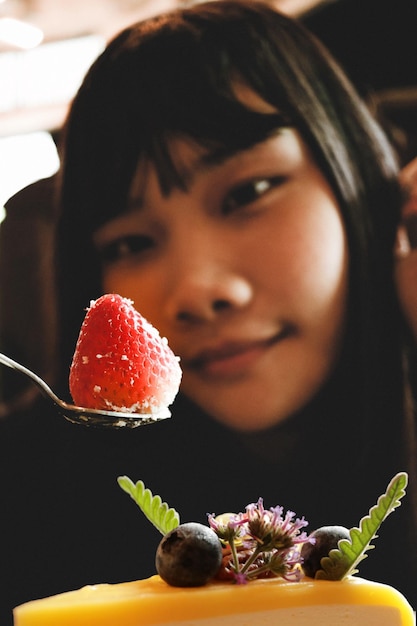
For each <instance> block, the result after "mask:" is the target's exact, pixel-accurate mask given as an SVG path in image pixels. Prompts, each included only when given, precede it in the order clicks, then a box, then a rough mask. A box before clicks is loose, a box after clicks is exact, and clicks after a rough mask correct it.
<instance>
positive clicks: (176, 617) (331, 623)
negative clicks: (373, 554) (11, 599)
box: [14, 576, 415, 626]
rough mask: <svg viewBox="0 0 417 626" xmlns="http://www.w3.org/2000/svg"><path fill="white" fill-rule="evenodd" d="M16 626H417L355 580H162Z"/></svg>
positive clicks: (127, 586) (382, 591) (382, 589)
mask: <svg viewBox="0 0 417 626" xmlns="http://www.w3.org/2000/svg"><path fill="white" fill-rule="evenodd" d="M14 620H15V621H14V624H15V626H143V625H145V624H146V625H149V626H150V625H152V624H158V625H159V626H174V625H175V624H181V625H183V626H217V625H220V624H221V625H222V626H269V625H271V626H272V625H274V626H276V625H277V624H282V625H283V626H338V625H343V626H413V624H415V619H414V614H413V611H412V609H411V607H410V605H409V604H408V602H407V601H406V600H405V598H404V597H403V596H402V595H401V594H400V593H399V592H398V591H396V590H395V589H393V588H392V587H389V586H387V585H382V584H379V583H374V582H369V581H367V580H364V579H363V578H359V577H356V576H351V577H348V578H346V579H345V580H343V581H319V580H312V579H308V578H305V579H304V580H302V581H300V582H286V581H285V580H283V579H282V578H275V579H268V580H267V579H259V580H254V581H252V582H250V583H249V584H247V585H234V584H230V583H210V584H208V585H205V586H203V587H193V588H186V589H185V588H178V587H171V586H169V585H167V584H166V583H165V582H164V581H163V580H162V579H161V578H160V577H159V576H152V577H151V578H148V579H146V580H140V581H135V582H127V583H121V584H117V585H108V584H100V585H95V586H87V587H83V588H82V589H79V590H78V591H70V592H68V593H63V594H59V595H57V596H53V597H51V598H45V599H42V600H35V601H33V602H28V603H27V604H23V605H21V606H20V607H18V608H16V609H15V611H14Z"/></svg>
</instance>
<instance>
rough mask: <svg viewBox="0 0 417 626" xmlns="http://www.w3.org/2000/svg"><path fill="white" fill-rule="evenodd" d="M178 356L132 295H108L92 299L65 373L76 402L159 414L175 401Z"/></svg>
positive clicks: (178, 375)
mask: <svg viewBox="0 0 417 626" xmlns="http://www.w3.org/2000/svg"><path fill="white" fill-rule="evenodd" d="M180 381H181V368H180V365H179V359H178V358H177V357H176V356H175V355H174V353H173V352H172V350H171V349H170V348H169V346H168V343H167V340H166V339H165V338H162V337H161V336H160V335H159V333H158V331H157V330H156V328H154V327H153V326H152V325H151V324H150V323H149V322H148V321H147V320H145V318H144V317H142V315H140V313H138V312H137V311H136V310H135V309H134V307H133V303H132V301H131V300H127V299H126V298H122V297H121V296H119V295H117V294H106V295H104V296H102V297H101V298H99V299H98V300H96V301H92V302H91V303H90V308H89V309H87V314H86V316H85V319H84V322H83V325H82V327H81V331H80V335H79V337H78V341H77V345H76V348H75V353H74V358H73V361H72V365H71V369H70V377H69V385H70V391H71V395H72V397H73V400H74V402H75V404H77V405H78V406H84V407H88V408H94V409H104V410H107V411H125V412H129V413H157V412H158V411H159V410H160V409H163V408H165V407H167V406H169V405H170V404H172V402H173V401H174V398H175V396H176V395H177V393H178V388H179V384H180Z"/></svg>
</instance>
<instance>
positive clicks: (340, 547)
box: [313, 472, 408, 580]
mask: <svg viewBox="0 0 417 626" xmlns="http://www.w3.org/2000/svg"><path fill="white" fill-rule="evenodd" d="M407 482H408V475H407V474H406V472H399V473H398V474H396V475H395V476H394V478H393V479H392V480H391V481H390V483H389V484H388V487H387V489H386V491H385V493H384V494H383V495H381V496H380V497H379V498H378V501H377V503H376V504H375V505H374V506H373V507H372V508H371V509H370V510H369V514H368V515H366V516H365V517H363V518H362V519H361V521H360V523H359V527H354V528H351V529H350V530H349V538H341V539H340V540H339V541H338V543H337V547H335V548H334V549H331V550H330V551H329V552H328V554H327V555H324V556H323V558H322V559H321V560H320V569H318V570H317V571H316V572H315V576H314V577H315V578H318V579H323V580H342V579H343V578H346V576H350V575H352V574H356V572H357V571H358V570H357V566H358V564H359V563H360V562H361V561H362V560H363V559H364V558H366V557H367V556H368V555H367V554H366V552H367V551H368V550H369V549H372V548H374V545H373V544H372V541H373V540H374V539H376V537H377V534H376V533H377V531H378V529H379V527H380V526H381V524H382V522H383V521H384V520H385V519H386V518H387V517H388V515H389V514H390V513H392V512H393V511H394V510H395V509H396V508H397V507H398V506H400V504H401V498H403V497H404V495H405V488H406V486H407ZM313 534H314V533H313ZM316 545H317V544H316Z"/></svg>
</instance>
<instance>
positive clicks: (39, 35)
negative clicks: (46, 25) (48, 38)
mask: <svg viewBox="0 0 417 626" xmlns="http://www.w3.org/2000/svg"><path fill="white" fill-rule="evenodd" d="M0 41H2V42H3V43H7V44H9V45H11V46H15V47H16V48H23V49H25V50H28V49H30V48H36V46H39V44H40V43H41V42H42V41H43V32H42V31H41V29H40V28H38V27H37V26H33V25H32V24H29V23H27V22H21V21H20V20H16V19H15V18H13V17H3V18H1V19H0Z"/></svg>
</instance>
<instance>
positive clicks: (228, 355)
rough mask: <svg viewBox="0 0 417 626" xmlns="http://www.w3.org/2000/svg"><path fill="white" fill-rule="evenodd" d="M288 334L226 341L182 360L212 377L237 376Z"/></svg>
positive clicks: (197, 370)
mask: <svg viewBox="0 0 417 626" xmlns="http://www.w3.org/2000/svg"><path fill="white" fill-rule="evenodd" d="M287 335H288V332H283V331H282V332H280V333H278V334H277V335H274V336H273V337H270V338H268V339H261V340H257V341H243V342H225V343H223V344H221V345H219V346H218V347H215V348H208V349H206V350H202V351H201V352H200V353H199V354H198V355H197V356H196V357H195V358H192V359H190V360H189V361H187V360H185V362H184V361H182V364H183V365H184V366H185V367H186V368H188V369H191V370H193V371H194V372H196V373H198V374H200V375H201V374H203V375H204V376H207V377H210V378H222V379H224V378H225V377H228V378H230V377H231V378H235V377H237V376H241V375H242V374H244V373H245V372H246V371H248V370H249V369H250V368H251V367H253V366H254V365H255V364H256V362H257V361H258V359H259V358H261V357H262V356H263V355H264V354H265V353H266V352H267V351H268V350H269V348H271V346H273V345H275V344H276V343H278V342H279V341H281V340H282V339H283V338H284V337H286V336H287Z"/></svg>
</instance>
